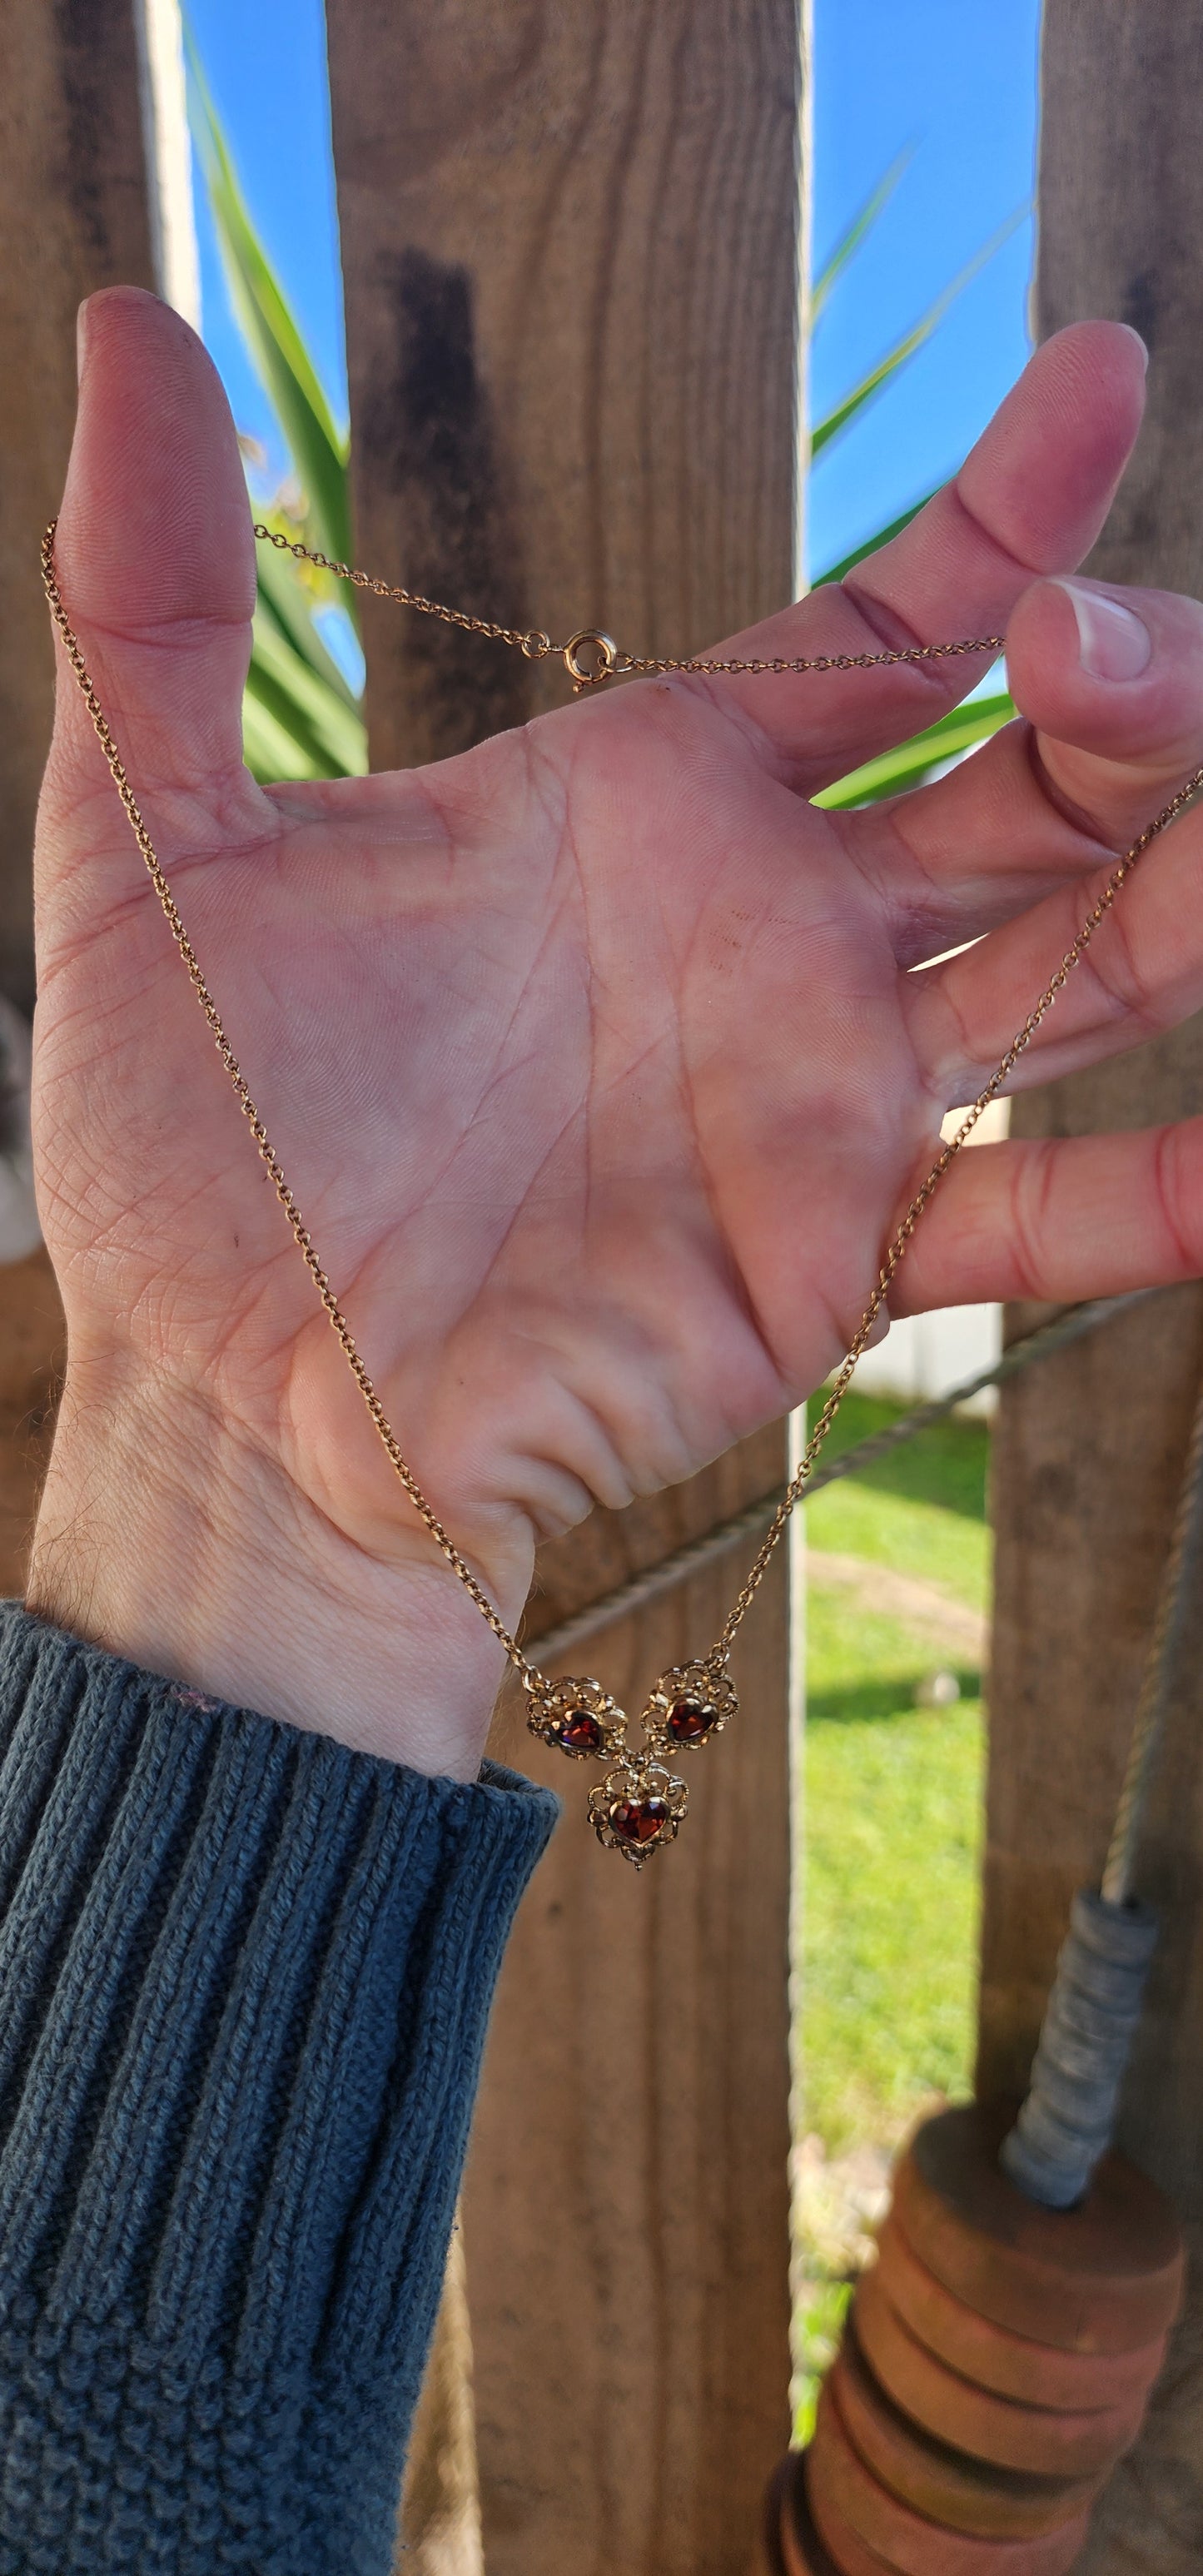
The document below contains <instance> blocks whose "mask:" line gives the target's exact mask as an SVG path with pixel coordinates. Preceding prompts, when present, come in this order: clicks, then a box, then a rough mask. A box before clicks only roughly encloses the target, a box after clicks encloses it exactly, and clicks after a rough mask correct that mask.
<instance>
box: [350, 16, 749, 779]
mask: <svg viewBox="0 0 1203 2576" xmlns="http://www.w3.org/2000/svg"><path fill="white" fill-rule="evenodd" d="M329 22H330V50H331V72H332V89H333V110H334V142H335V154H336V160H337V168H338V197H339V211H340V219H341V224H342V237H343V249H344V269H345V292H346V306H347V335H348V347H349V365H350V380H351V411H352V419H353V423H354V432H355V435H354V440H353V449H352V453H353V468H352V479H353V488H354V498H355V516H356V540H357V544H358V547H359V550H360V555H361V558H362V559H363V560H365V561H366V562H367V563H368V565H369V568H370V569H371V570H372V571H376V570H381V571H384V572H387V573H388V574H389V575H390V577H392V578H395V579H404V580H405V581H407V582H409V583H410V584H411V585H415V586H416V585H422V586H424V587H426V588H427V589H428V590H430V591H432V592H433V593H434V594H435V595H437V596H438V597H441V598H450V599H452V600H453V601H454V602H455V603H456V604H458V605H461V606H466V607H469V608H472V609H474V610H476V611H478V612H479V613H481V614H483V615H486V616H500V617H501V618H502V619H503V620H504V621H505V622H506V623H516V624H520V625H527V624H535V625H538V626H542V627H545V628H546V629H547V630H548V631H549V632H550V633H552V634H553V635H557V636H561V637H563V636H566V635H569V634H571V633H572V632H573V630H574V628H576V627H578V626H580V625H582V624H595V623H598V622H600V623H601V624H602V625H607V624H612V625H613V627H614V628H616V629H617V630H619V631H620V640H622V641H623V642H624V643H627V644H628V646H629V649H632V650H635V649H639V650H643V651H672V652H676V651H685V650H687V649H693V648H696V647H698V646H700V645H702V644H705V643H708V642H714V641H717V640H718V639H719V638H720V637H721V636H723V635H725V634H726V633H728V632H731V631H733V630H734V629H736V628H738V627H739V626H740V625H742V624H743V623H745V622H746V620H747V619H749V618H751V617H757V616H760V615H762V614H764V613H766V612H767V611H768V610H769V609H770V608H774V607H778V606H780V604H781V602H782V600H783V599H784V598H786V597H787V596H788V595H789V591H790V587H791V582H792V560H793V508H794V484H795V473H796V459H797V441H796V416H797V406H796V390H795V349H796V339H797V330H796V316H797V229H798V227H797V196H798V187H797V169H796V162H797V137H798V57H799V44H798V31H797V24H796V12H795V7H794V5H793V0H613V5H609V6H603V5H601V0H581V5H580V6H579V7H576V8H572V9H564V8H557V7H553V6H551V5H549V0H437V5H435V6H434V7H431V6H429V5H426V6H419V5H418V0H401V5H398V0H333V5H332V6H331V8H330V12H329ZM366 616H367V644H368V660H369V666H370V671H371V680H370V683H369V728H370V738H371V746H372V759H373V764H374V765H376V766H382V765H384V764H386V763H387V764H398V763H405V762H411V761H416V760H420V759H426V758H430V757H432V756H433V755H435V754H437V753H441V752H447V751H451V750H454V749H456V748H458V747H460V745H461V744H463V743H467V742H471V741H475V740H477V739H478V738H479V736H480V735H481V734H482V733H486V732H491V731H496V730H497V729H498V727H499V726H501V725H503V724H511V723H514V722H516V721H519V720H520V719H521V718H522V717H524V716H525V715H526V714H527V713H529V712H530V711H531V710H532V709H535V708H537V707H538V706H540V705H543V704H549V703H552V702H553V701H554V700H555V699H556V698H557V697H558V696H562V695H563V673H562V670H559V669H558V666H557V670H558V676H557V671H553V670H551V669H550V668H549V667H548V666H543V667H541V668H539V667H536V666H533V665H528V664H524V663H523V662H522V661H521V660H519V658H518V657H517V656H516V655H514V654H507V653H505V652H504V651H503V650H502V649H501V648H500V647H489V646H486V645H482V644H481V643H479V642H477V641H475V640H472V639H469V638H465V637H459V636H456V635H454V634H452V633H450V632H449V631H448V630H447V629H445V628H441V627H437V626H433V625H431V624H429V623H428V622H427V621H425V620H420V619H409V620H407V619H406V618H405V617H404V615H403V613H402V612H400V611H398V610H396V609H389V608H384V607H380V606H377V605H374V604H373V603H372V602H371V601H368V602H367V603H366Z"/></svg>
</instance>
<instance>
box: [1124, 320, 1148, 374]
mask: <svg viewBox="0 0 1203 2576" xmlns="http://www.w3.org/2000/svg"><path fill="white" fill-rule="evenodd" d="M1119 327H1120V329H1121V331H1126V332H1127V334H1128V338H1129V339H1130V340H1135V342H1136V346H1137V348H1138V349H1139V351H1140V363H1141V365H1142V367H1143V368H1144V371H1145V374H1146V376H1147V374H1148V372H1149V344H1148V341H1147V340H1142V339H1141V336H1140V333H1139V331H1134V330H1133V327H1132V324H1131V323H1130V322H1121V323H1120V326H1119Z"/></svg>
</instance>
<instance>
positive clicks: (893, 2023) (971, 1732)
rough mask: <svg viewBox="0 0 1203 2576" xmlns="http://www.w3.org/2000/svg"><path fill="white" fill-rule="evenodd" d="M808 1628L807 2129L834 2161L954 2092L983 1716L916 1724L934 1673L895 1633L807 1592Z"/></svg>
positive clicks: (968, 1989)
mask: <svg viewBox="0 0 1203 2576" xmlns="http://www.w3.org/2000/svg"><path fill="white" fill-rule="evenodd" d="M807 1618H808V1628H809V1662H810V1668H811V1673H812V1677H813V1680H812V1688H813V1696H812V1699H811V1703H810V1709H809V1713H808V1733H807V1762H806V1897H805V1918H804V1919H805V1927H806V1928H805V1977H804V1985H805V2008H804V2009H805V2018H804V2025H803V2030H804V2050H805V2106H804V2117H805V2123H806V2127H807V2129H809V2130H815V2131H817V2132H818V2135H819V2136H820V2137H821V2138H822V2140H823V2143H824V2145H825V2147H826V2148H827V2151H828V2154H829V2155H830V2154H838V2153H840V2152H841V2151H842V2150H843V2149H845V2148H847V2147H849V2146H851V2145H853V2144H855V2143H856V2142H857V2141H858V2140H860V2139H863V2138H866V2137H868V2138H872V2139H873V2140H875V2141H876V2140H882V2141H887V2140H888V2141H891V2142H892V2141H893V2140H894V2139H895V2138H896V2137H897V2136H898V2135H899V2134H900V2132H901V2131H902V2129H904V2128H905V2126H906V2124H907V2122H908V2120H910V2119H911V2118H912V2117H913V2116H914V2114H915V2112H916V2111H917V2110H918V2109H919V2107H920V2105H921V2104H922V2103H923V2102H924V2101H925V2100H926V2099H928V2098H929V2097H930V2096H931V2095H932V2094H933V2093H946V2094H956V2093H963V2092H964V2091H965V2089H966V2087H967V2084H968V2080H969V2068H970V2063H971V2051H972V2037H973V2009H974V1974H975V1965H976V1961H975V1951H976V1939H977V1906H978V1884H977V1874H978V1845H979V1816H980V1810H981V1775H982V1712H981V1701H980V1699H979V1698H978V1697H977V1696H976V1690H975V1695H974V1696H973V1697H972V1698H967V1697H963V1698H962V1699H960V1700H959V1701H958V1702H957V1703H956V1704H955V1706H954V1707H952V1708H948V1709H918V1708H916V1707H915V1706H914V1702H913V1694H914V1686H915V1683H916V1681H918V1680H919V1678H920V1677H921V1675H922V1674H923V1673H924V1672H930V1670H931V1668H932V1664H933V1661H934V1660H935V1658H934V1657H933V1655H932V1653H931V1650H930V1648H929V1649H928V1650H927V1652H926V1653H925V1652H924V1650H923V1648H922V1647H918V1648H917V1647H916V1644H915V1641H914V1639H913V1637H911V1636H910V1635H908V1632H907V1631H906V1630H905V1629H903V1628H900V1627H898V1626H896V1625H895V1624H894V1623H893V1622H891V1621H890V1620H886V1619H877V1618H873V1617H871V1616H865V1615H864V1614H861V1615H859V1616H858V1617H857V1618H856V1621H855V1627H854V1631H853V1633H851V1634H850V1633H849V1632H850V1628H852V1621H851V1620H850V1616H849V1609H848V1605H847V1603H846V1602H845V1601H844V1600H843V1599H841V1598H839V1597H838V1596H832V1595H831V1594H825V1593H823V1592H820V1591H818V1590H812V1592H811V1596H810V1601H809V1604H808V1612H807ZM975 1682H976V1677H975V1676H970V1675H967V1674H965V1675H964V1676H963V1678H962V1689H963V1690H964V1689H965V1688H966V1687H967V1686H968V1687H969V1688H974V1686H975Z"/></svg>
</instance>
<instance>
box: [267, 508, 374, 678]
mask: <svg viewBox="0 0 1203 2576" xmlns="http://www.w3.org/2000/svg"><path fill="white" fill-rule="evenodd" d="M257 551H258V558H259V562H258V570H259V606H260V609H261V610H262V611H263V613H264V615H265V617H267V619H268V620H269V622H270V623H271V624H273V625H275V626H276V627H278V628H279V631H280V633H281V634H282V635H283V636H285V637H286V639H287V641H288V642H289V643H290V644H291V646H292V648H293V651H294V652H295V653H299V654H300V657H301V660H302V661H303V662H305V663H307V664H308V666H309V669H310V670H311V671H315V672H316V673H317V676H318V678H319V679H321V680H324V681H325V682H326V684H327V686H328V687H329V688H331V689H333V690H334V692H335V694H336V696H338V697H340V698H341V699H342V701H343V704H344V705H345V706H347V707H349V708H351V710H352V711H353V712H354V711H355V710H356V709H358V706H359V699H358V697H357V695H356V692H355V690H354V689H353V688H352V686H351V683H350V681H349V680H348V679H347V676H346V674H345V672H343V671H341V670H340V669H339V666H338V664H337V662H336V661H335V659H334V655H333V654H332V653H331V652H330V650H329V648H328V647H327V645H326V644H325V643H324V642H323V640H322V637H321V635H320V634H319V632H318V629H317V627H316V626H315V624H314V622H313V610H312V606H311V603H310V601H309V598H308V596H307V594H306V592H305V591H304V589H303V588H302V586H301V583H300V580H299V579H298V575H297V568H296V565H295V564H294V563H293V561H292V559H291V557H290V556H288V555H282V554H277V553H276V551H275V549H274V548H273V547H271V546H260V547H259V548H258V550H257ZM340 605H341V602H340Z"/></svg>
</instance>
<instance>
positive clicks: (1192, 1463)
mask: <svg viewBox="0 0 1203 2576" xmlns="http://www.w3.org/2000/svg"><path fill="white" fill-rule="evenodd" d="M1201 1540H1203V1382H1201V1383H1200V1388H1199V1395H1198V1400H1197V1402H1196V1405H1195V1418H1194V1422H1193V1424H1192V1426H1191V1435H1190V1447H1189V1448H1188V1450H1187V1453H1186V1466H1185V1468H1184V1470H1183V1475H1182V1491H1181V1493H1180V1495H1179V1497H1178V1510H1177V1513H1176V1515H1175V1519H1174V1533H1173V1537H1172V1538H1171V1540H1170V1552H1169V1555H1168V1556H1167V1558H1166V1561H1165V1571H1164V1573H1163V1575H1162V1578H1161V1591H1160V1594H1159V1597H1158V1602H1157V1617H1156V1619H1155V1621H1154V1624H1153V1635H1152V1640H1151V1643H1150V1646H1149V1652H1148V1659H1147V1661H1146V1664H1145V1669H1144V1679H1143V1681H1142V1683H1141V1687H1140V1698H1139V1701H1138V1702H1137V1708H1136V1722H1135V1725H1134V1727H1133V1729H1132V1744H1131V1749H1130V1751H1129V1754H1128V1767H1127V1770H1126V1772H1125V1774H1124V1785H1123V1788H1122V1789H1121V1791H1120V1798H1119V1806H1118V1808H1117V1810H1116V1817H1115V1830H1114V1832H1113V1834H1112V1836H1111V1848H1110V1850H1109V1852H1108V1854H1107V1865H1106V1868H1105V1869H1104V1871H1103V1881H1102V1888H1101V1894H1102V1895H1103V1896H1104V1897H1105V1898H1106V1900H1107V1902H1108V1904H1110V1905H1126V1904H1127V1903H1128V1901H1129V1899H1130V1897H1131V1894H1132V1875H1133V1867H1134V1863H1135V1858H1136V1846H1137V1843H1138V1841H1139V1839H1140V1831H1141V1827H1142V1825H1143V1823H1144V1816H1145V1808H1146V1807H1147V1805H1148V1798H1149V1788H1150V1785H1151V1782H1152V1778H1153V1769H1154V1765H1155V1763H1156V1760H1157V1756H1158V1753H1159V1752H1160V1750H1161V1739H1162V1736H1163V1734H1164V1732H1165V1720H1166V1713H1167V1710H1168V1708H1169V1700H1170V1687H1171V1684H1172V1682H1173V1677H1174V1670H1175V1666H1176V1664H1177V1661H1178V1649H1179V1646H1180V1645H1181V1642H1182V1629H1183V1623H1184V1621H1185V1617H1186V1605H1187V1598H1188V1578H1189V1576H1190V1575H1191V1573H1192V1572H1193V1571H1194V1568H1195V1565H1196V1564H1197V1562H1198V1557H1199V1547H1200V1541H1201Z"/></svg>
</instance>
